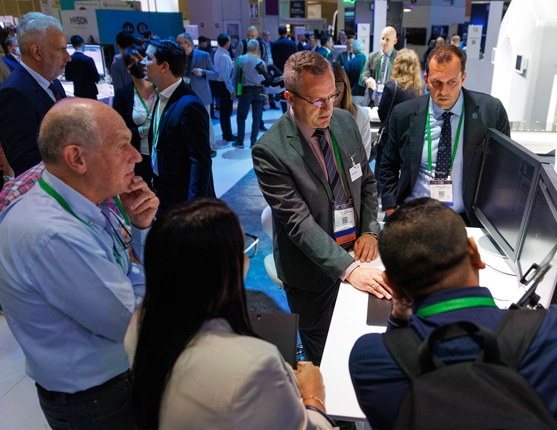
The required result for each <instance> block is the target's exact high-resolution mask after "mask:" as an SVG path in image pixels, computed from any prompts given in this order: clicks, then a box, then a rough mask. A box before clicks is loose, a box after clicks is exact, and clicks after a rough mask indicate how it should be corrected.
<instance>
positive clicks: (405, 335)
mask: <svg viewBox="0 0 557 430" xmlns="http://www.w3.org/2000/svg"><path fill="white" fill-rule="evenodd" d="M381 338H382V339H383V343H384V344H385V346H386V347H387V349H388V350H389V352H390V353H391V355H392V356H393V358H394V360H395V361H396V363H397V364H398V366H399V367H400V368H401V369H402V371H403V372H404V373H405V374H406V376H408V378H410V379H414V378H415V377H417V376H418V375H419V374H420V361H419V358H418V348H419V347H420V345H421V344H422V340H421V339H420V337H419V336H418V335H417V333H416V332H415V331H414V329H413V328H411V327H406V328H397V329H393V330H390V331H388V332H386V333H383V334H382V335H381Z"/></svg>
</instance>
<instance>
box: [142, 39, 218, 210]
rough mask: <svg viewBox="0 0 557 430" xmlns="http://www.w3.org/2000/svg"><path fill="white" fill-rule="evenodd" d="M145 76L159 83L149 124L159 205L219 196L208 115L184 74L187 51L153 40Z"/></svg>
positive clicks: (147, 55) (167, 206)
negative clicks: (185, 80)
mask: <svg viewBox="0 0 557 430" xmlns="http://www.w3.org/2000/svg"><path fill="white" fill-rule="evenodd" d="M143 64H145V72H144V73H145V79H147V80H148V81H149V82H151V83H152V84H153V85H155V86H156V87H157V91H158V94H159V100H158V101H157V103H156V104H155V108H154V112H153V120H152V121H151V128H150V129H149V144H150V146H151V148H152V149H151V165H152V167H153V187H154V189H155V191H156V192H157V196H158V197H159V199H160V209H161V210H164V209H168V208H169V207H171V206H174V205H176V204H178V203H181V202H184V201H186V200H190V199H193V198H195V197H215V190H214V187H213V172H212V161H211V146H210V144H209V114H208V113H207V110H206V109H205V106H204V105H203V102H202V101H201V99H200V98H199V97H197V96H196V95H195V93H194V91H193V90H192V89H191V86H190V85H188V84H186V83H185V82H184V80H183V79H182V76H183V75H184V70H185V68H186V53H185V51H184V50H183V49H182V48H181V47H180V45H178V44H177V43H176V42H174V41H171V40H152V41H151V42H150V44H149V47H148V48H147V52H146V56H145V59H144V60H143Z"/></svg>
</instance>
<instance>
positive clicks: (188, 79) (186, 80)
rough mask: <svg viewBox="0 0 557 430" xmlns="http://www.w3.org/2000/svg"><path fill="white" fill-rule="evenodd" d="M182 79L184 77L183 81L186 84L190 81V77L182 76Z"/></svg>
mask: <svg viewBox="0 0 557 430" xmlns="http://www.w3.org/2000/svg"><path fill="white" fill-rule="evenodd" d="M182 79H184V82H185V83H186V84H188V85H189V84H190V83H191V79H190V78H186V77H184V78H182Z"/></svg>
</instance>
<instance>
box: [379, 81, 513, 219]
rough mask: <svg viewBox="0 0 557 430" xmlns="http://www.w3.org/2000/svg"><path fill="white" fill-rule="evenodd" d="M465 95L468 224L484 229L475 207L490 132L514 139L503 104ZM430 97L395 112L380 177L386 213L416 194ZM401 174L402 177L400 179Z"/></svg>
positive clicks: (464, 190) (464, 183)
mask: <svg viewBox="0 0 557 430" xmlns="http://www.w3.org/2000/svg"><path fill="white" fill-rule="evenodd" d="M462 92H463V94H464V136H463V158H464V165H463V169H462V171H463V172H464V173H463V178H462V197H463V200H464V208H465V211H466V215H467V216H468V220H469V221H470V223H471V224H472V225H473V226H480V224H479V221H478V220H477V218H476V216H475V215H474V212H473V210H472V204H473V202H474V196H475V193H476V187H477V185H478V177H479V174H480V167H481V164H482V159H483V156H484V151H485V147H486V133H487V129H488V128H495V129H497V130H499V131H500V132H501V133H503V134H506V135H507V136H510V126H509V119H508V117H507V112H506V111H505V108H504V107H503V104H502V103H501V102H500V101H499V100H498V99H496V98H494V97H491V96H490V95H487V94H483V93H478V92H475V91H468V90H466V89H464V88H463V89H462ZM428 101H429V95H425V96H421V97H416V98H413V99H410V100H407V101H405V102H403V103H401V104H399V105H398V106H395V107H394V108H393V111H392V113H391V118H390V121H389V140H388V141H387V145H386V146H385V150H384V151H383V156H382V158H381V170H380V172H381V173H380V175H379V181H380V188H381V202H382V204H383V209H388V208H391V207H396V206H398V205H400V204H401V203H403V202H404V200H405V199H406V198H407V197H408V196H409V195H410V194H412V190H413V189H414V185H416V181H417V179H418V172H419V169H420V163H421V159H422V150H423V147H424V135H425V122H426V115H427V112H428V110H427V104H428ZM399 174H400V177H399Z"/></svg>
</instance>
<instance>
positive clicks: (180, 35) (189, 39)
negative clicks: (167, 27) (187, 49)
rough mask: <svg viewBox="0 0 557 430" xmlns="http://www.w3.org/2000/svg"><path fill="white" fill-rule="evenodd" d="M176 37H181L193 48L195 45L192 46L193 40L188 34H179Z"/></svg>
mask: <svg viewBox="0 0 557 430" xmlns="http://www.w3.org/2000/svg"><path fill="white" fill-rule="evenodd" d="M178 37H183V38H184V39H186V40H187V41H188V42H189V44H190V45H191V47H192V48H193V47H194V46H195V45H194V44H193V38H192V37H191V35H190V34H189V33H181V34H179V35H178ZM178 37H176V39H178Z"/></svg>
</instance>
